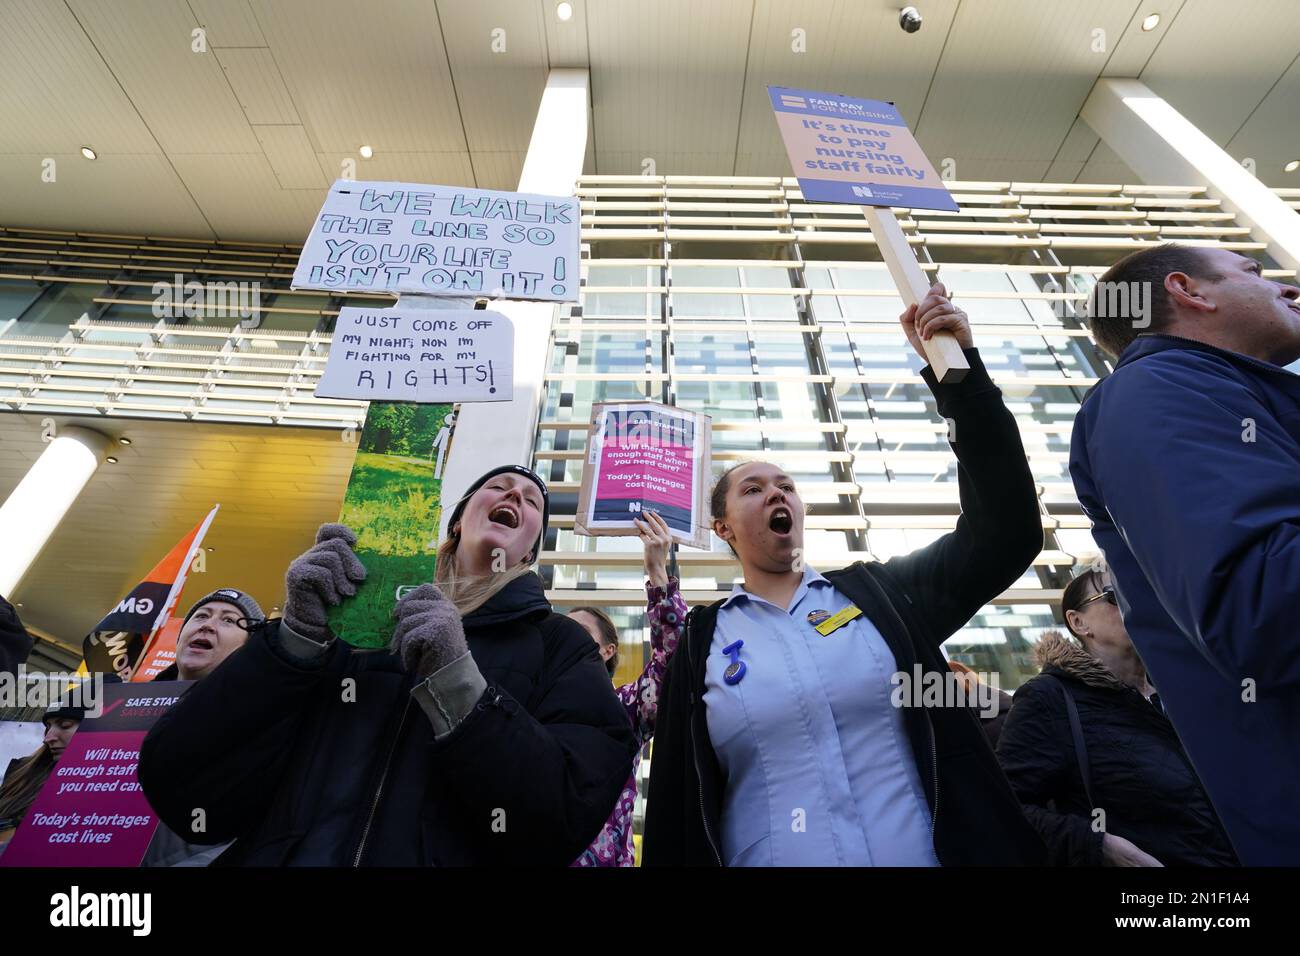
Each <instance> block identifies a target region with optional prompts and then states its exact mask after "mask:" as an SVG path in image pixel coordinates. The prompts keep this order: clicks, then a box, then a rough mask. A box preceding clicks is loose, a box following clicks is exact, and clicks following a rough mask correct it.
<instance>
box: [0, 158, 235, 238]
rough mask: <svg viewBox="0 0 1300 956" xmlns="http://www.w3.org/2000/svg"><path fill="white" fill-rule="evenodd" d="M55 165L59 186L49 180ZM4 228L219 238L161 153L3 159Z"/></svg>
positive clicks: (0, 203) (0, 215)
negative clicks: (48, 164)
mask: <svg viewBox="0 0 1300 956" xmlns="http://www.w3.org/2000/svg"><path fill="white" fill-rule="evenodd" d="M47 159H52V160H53V161H54V166H53V171H54V175H55V181H54V182H44V181H42V179H41V169H42V163H43V162H44V161H45V160H47ZM0 223H3V224H4V225H6V226H28V227H30V228H33V229H66V230H70V231H81V232H121V233H138V234H148V235H162V236H182V237H187V238H196V239H197V238H206V239H211V238H213V233H212V230H211V229H210V228H209V225H208V223H207V222H206V221H205V220H204V218H203V214H202V212H201V211H200V209H199V207H198V206H196V205H195V203H194V199H193V198H191V196H190V194H189V193H188V192H187V191H186V189H185V187H184V185H183V184H182V183H181V181H180V179H178V178H177V175H176V171H175V170H174V169H173V168H172V165H171V164H170V163H169V162H168V161H167V158H166V157H164V156H163V155H161V154H159V153H153V154H150V153H141V154H136V155H130V154H120V153H110V154H108V155H105V156H101V157H100V158H99V159H97V160H95V161H94V162H93V163H92V162H87V161H86V160H85V159H83V158H82V156H81V154H80V153H71V154H58V155H46V156H41V155H22V154H12V153H9V154H6V153H0Z"/></svg>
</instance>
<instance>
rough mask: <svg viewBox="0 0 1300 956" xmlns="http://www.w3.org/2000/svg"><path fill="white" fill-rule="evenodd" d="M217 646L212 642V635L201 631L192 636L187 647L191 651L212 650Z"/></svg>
mask: <svg viewBox="0 0 1300 956" xmlns="http://www.w3.org/2000/svg"><path fill="white" fill-rule="evenodd" d="M215 646H216V645H215V644H213V643H212V638H211V637H209V636H208V635H206V634H203V633H200V634H195V635H194V636H193V637H192V638H190V642H189V644H188V645H187V646H186V648H185V649H186V650H189V651H210V650H212V649H213V647H215Z"/></svg>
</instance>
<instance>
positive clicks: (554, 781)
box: [139, 574, 636, 866]
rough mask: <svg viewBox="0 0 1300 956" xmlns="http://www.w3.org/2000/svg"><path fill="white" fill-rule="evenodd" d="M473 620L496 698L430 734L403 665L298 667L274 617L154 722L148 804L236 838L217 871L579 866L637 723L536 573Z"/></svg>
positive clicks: (370, 662) (618, 780)
mask: <svg viewBox="0 0 1300 956" xmlns="http://www.w3.org/2000/svg"><path fill="white" fill-rule="evenodd" d="M464 625H465V636H466V639H467V642H468V644H469V649H470V653H471V654H472V655H473V658H474V661H475V662H476V663H477V665H478V668H479V670H480V671H481V672H482V674H483V677H484V679H485V680H486V681H487V683H488V687H487V689H486V690H485V691H484V692H483V695H482V697H481V698H480V700H479V702H478V703H477V705H476V706H475V707H474V709H473V710H472V711H471V712H470V714H469V716H467V717H465V718H464V720H462V721H461V722H460V723H459V724H458V725H457V726H456V727H455V729H454V730H452V731H451V732H450V734H448V735H447V736H445V737H441V738H439V739H435V736H434V729H433V727H432V725H431V722H430V719H429V718H428V717H426V715H425V712H424V711H423V710H422V709H421V707H420V706H419V705H418V704H417V703H416V702H415V701H414V700H413V699H412V696H411V691H412V689H413V687H415V685H416V678H415V677H414V676H413V675H409V674H407V673H406V672H405V671H404V670H403V669H402V665H401V662H400V661H399V660H398V658H397V657H396V656H395V655H393V654H391V653H389V652H388V651H367V650H358V649H356V648H353V647H350V646H348V645H346V644H344V643H343V642H342V641H335V642H334V643H333V644H332V645H331V646H330V647H329V650H328V652H326V653H325V654H324V656H323V657H322V658H321V659H320V660H319V661H318V662H317V663H315V664H313V665H312V666H295V665H294V664H291V663H289V662H288V660H287V659H286V657H285V656H284V655H283V653H282V652H281V651H278V650H277V646H278V645H277V643H276V642H277V641H279V640H283V639H284V635H281V634H278V628H279V627H280V622H278V621H272V622H270V623H269V624H267V625H266V626H265V627H263V628H259V629H257V630H256V631H255V632H254V633H253V634H252V635H250V637H249V639H248V641H247V643H246V644H245V645H244V646H243V647H242V648H240V649H239V650H237V651H235V652H234V653H233V654H231V655H230V657H228V658H227V659H226V660H225V661H223V662H222V663H221V665H220V666H219V667H217V668H216V669H215V670H214V671H213V672H212V673H211V674H209V675H208V676H207V677H205V678H204V679H203V680H201V681H199V682H198V683H196V684H195V685H194V686H193V687H191V688H190V689H189V690H188V691H187V692H186V693H185V694H184V696H183V697H182V698H181V699H180V701H178V702H177V703H176V705H175V706H174V707H173V708H172V709H171V710H170V711H169V712H168V713H167V714H165V715H164V716H163V717H162V718H161V719H160V720H159V721H158V722H157V724H155V725H154V727H153V729H152V730H151V731H150V732H149V735H148V736H147V737H146V738H145V741H144V744H143V746H142V748H141V752H140V768H139V776H140V783H141V785H142V786H143V788H144V792H145V795H146V796H147V797H148V798H149V802H150V803H151V804H152V805H153V807H154V809H155V810H156V811H157V812H158V815H159V817H161V818H162V821H163V822H164V823H165V824H167V826H169V827H171V828H172V829H173V830H175V831H176V832H177V833H181V834H185V839H187V840H191V841H193V842H203V843H221V842H225V841H227V840H232V839H233V840H235V843H234V845H233V846H232V847H231V848H230V849H229V850H228V851H226V853H224V854H223V855H222V856H221V857H220V858H219V859H218V860H217V861H216V865H232V864H233V865H240V864H242V865H252V866H278V865H305V866H360V865H366V866H371V865H374V866H383V865H388V866H394V865H395V866H428V865H441V866H456V865H491V864H538V865H553V866H567V865H568V864H569V863H571V862H572V861H573V860H574V859H575V858H576V857H577V856H578V854H579V853H581V852H582V851H583V849H585V848H586V847H587V846H588V845H589V844H590V842H591V841H592V840H593V839H595V837H596V834H597V833H599V832H600V829H601V827H602V826H603V825H604V823H605V820H606V818H607V817H608V816H609V812H610V810H611V809H613V807H614V804H615V802H616V801H617V799H618V795H619V792H620V791H621V789H622V787H623V784H624V783H625V782H626V780H627V777H628V774H629V773H630V772H631V768H632V757H633V755H634V753H635V751H636V742H635V740H634V739H633V736H632V728H631V726H630V725H629V724H628V720H627V715H626V713H625V712H624V710H623V708H622V705H621V704H620V703H619V701H618V698H617V697H616V696H615V695H614V692H613V689H612V688H611V686H610V683H609V675H608V673H607V672H606V670H605V667H604V665H603V664H602V663H601V661H600V657H599V655H598V654H597V650H596V645H595V644H594V643H593V642H592V640H591V638H590V637H589V636H588V635H587V632H586V631H584V630H583V629H582V628H581V627H580V626H579V625H578V624H576V623H574V622H573V621H571V620H569V619H568V618H565V617H561V616H559V615H557V614H553V613H552V612H551V608H550V605H549V604H547V602H546V599H545V594H544V592H543V590H542V585H541V581H540V579H539V578H538V577H537V576H536V575H535V574H527V575H524V576H523V577H520V578H517V579H516V580H514V581H512V582H511V583H510V584H509V585H507V586H506V587H505V588H504V589H503V590H501V591H500V592H498V593H497V594H496V595H495V596H494V597H493V598H492V599H491V600H490V601H489V602H488V603H487V604H486V605H484V606H483V607H482V608H480V609H479V610H478V611H475V612H474V613H473V614H471V615H469V616H467V617H466V618H464ZM200 809H201V810H203V818H204V823H205V829H204V831H203V832H202V833H194V832H193V827H192V823H193V821H194V819H195V811H196V810H200Z"/></svg>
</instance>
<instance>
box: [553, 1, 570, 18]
mask: <svg viewBox="0 0 1300 956" xmlns="http://www.w3.org/2000/svg"><path fill="white" fill-rule="evenodd" d="M555 15H556V16H557V17H559V18H560V19H561V20H564V21H568V20H572V19H573V4H571V3H559V4H556V6H555Z"/></svg>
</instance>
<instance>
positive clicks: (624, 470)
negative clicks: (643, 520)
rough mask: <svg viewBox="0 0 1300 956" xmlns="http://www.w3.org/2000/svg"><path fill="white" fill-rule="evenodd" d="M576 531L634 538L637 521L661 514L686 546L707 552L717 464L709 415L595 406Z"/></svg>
mask: <svg viewBox="0 0 1300 956" xmlns="http://www.w3.org/2000/svg"><path fill="white" fill-rule="evenodd" d="M591 417H592V422H591V427H590V428H589V429H588V432H587V460H586V463H585V465H584V466H583V469H582V486H581V489H580V490H579V492H578V512H577V515H576V516H575V518H574V530H575V532H576V533H578V534H583V535H595V536H599V535H635V534H636V533H637V530H636V526H635V525H634V524H633V523H632V520H633V519H634V518H637V517H640V516H641V515H642V514H643V513H644V512H646V511H655V512H658V514H659V516H660V517H661V518H663V519H664V522H665V523H666V524H667V525H668V527H669V529H670V530H671V532H672V536H673V538H674V539H676V540H677V541H680V542H682V543H683V544H689V545H691V546H692V547H695V548H705V549H707V548H708V547H709V525H708V515H707V510H706V507H705V496H706V495H707V494H708V491H707V488H706V485H707V484H708V481H709V474H710V472H709V469H710V462H711V458H712V450H713V442H712V423H711V419H710V418H709V416H708V415H703V414H700V413H699V412H690V411H686V410H685V409H681V408H675V407H673V406H671V405H661V404H659V403H658V402H633V403H598V404H596V405H593V406H592V416H591Z"/></svg>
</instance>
